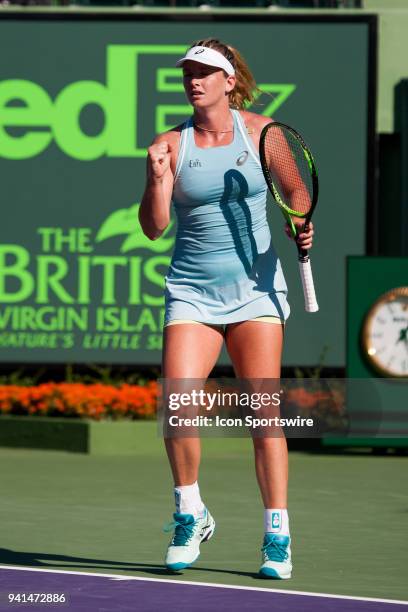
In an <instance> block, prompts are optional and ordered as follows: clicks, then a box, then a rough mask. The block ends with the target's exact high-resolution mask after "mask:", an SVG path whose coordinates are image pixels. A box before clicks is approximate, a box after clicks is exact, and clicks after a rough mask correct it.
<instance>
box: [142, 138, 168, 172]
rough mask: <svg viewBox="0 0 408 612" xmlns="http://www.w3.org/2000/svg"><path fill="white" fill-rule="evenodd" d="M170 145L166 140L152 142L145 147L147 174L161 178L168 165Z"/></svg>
mask: <svg viewBox="0 0 408 612" xmlns="http://www.w3.org/2000/svg"><path fill="white" fill-rule="evenodd" d="M170 152H171V147H170V145H169V143H168V142H167V141H166V140H162V141H161V142H158V143H156V144H153V145H152V146H151V147H149V148H148V149H147V168H148V176H149V178H152V179H156V180H157V179H159V180H160V179H162V178H163V176H164V175H165V173H166V172H167V170H168V169H169V167H170V158H171V155H170Z"/></svg>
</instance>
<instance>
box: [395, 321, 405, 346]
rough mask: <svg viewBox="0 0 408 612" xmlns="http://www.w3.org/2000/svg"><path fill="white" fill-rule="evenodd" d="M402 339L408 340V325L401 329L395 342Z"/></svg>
mask: <svg viewBox="0 0 408 612" xmlns="http://www.w3.org/2000/svg"><path fill="white" fill-rule="evenodd" d="M402 340H405V342H408V325H407V326H406V328H405V329H401V330H400V335H399V338H398V340H397V341H396V343H395V344H398V342H401V341H402Z"/></svg>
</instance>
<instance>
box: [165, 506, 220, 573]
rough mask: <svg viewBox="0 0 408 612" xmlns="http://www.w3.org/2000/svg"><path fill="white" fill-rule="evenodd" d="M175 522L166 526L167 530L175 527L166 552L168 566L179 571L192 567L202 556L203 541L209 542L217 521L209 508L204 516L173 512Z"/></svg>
mask: <svg viewBox="0 0 408 612" xmlns="http://www.w3.org/2000/svg"><path fill="white" fill-rule="evenodd" d="M173 519H174V522H172V523H170V524H169V525H167V526H166V528H165V531H170V530H172V529H174V536H173V539H172V540H171V542H170V544H169V547H168V549H167V554H166V560H165V563H166V567H167V568H168V569H170V570H173V571H177V570H182V569H185V568H186V567H190V565H192V564H193V563H194V561H197V559H198V557H199V556H200V544H201V542H207V540H209V539H210V538H211V536H212V535H213V533H214V530H215V521H214V519H213V517H212V516H211V514H210V513H209V512H208V510H207V508H205V509H204V513H203V516H202V517H199V518H194V516H193V515H192V514H182V513H180V512H175V513H174V514H173Z"/></svg>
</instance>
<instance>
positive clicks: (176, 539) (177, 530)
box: [163, 520, 197, 546]
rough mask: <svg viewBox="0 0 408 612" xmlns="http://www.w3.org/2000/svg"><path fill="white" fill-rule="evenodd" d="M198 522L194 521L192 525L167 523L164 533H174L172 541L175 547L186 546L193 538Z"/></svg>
mask: <svg viewBox="0 0 408 612" xmlns="http://www.w3.org/2000/svg"><path fill="white" fill-rule="evenodd" d="M196 524H197V521H193V522H191V523H181V522H179V521H177V520H174V521H171V523H167V525H165V526H164V527H163V531H164V532H165V533H168V532H169V531H173V529H174V536H173V539H172V541H171V543H172V545H173V546H185V545H186V544H187V543H188V542H189V540H190V539H191V538H192V536H193V533H194V527H195V526H196Z"/></svg>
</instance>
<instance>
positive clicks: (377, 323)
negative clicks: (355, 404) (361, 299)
mask: <svg viewBox="0 0 408 612" xmlns="http://www.w3.org/2000/svg"><path fill="white" fill-rule="evenodd" d="M362 347H363V352H364V355H365V357H366V359H367V361H368V363H369V364H370V365H371V366H372V367H373V368H374V369H375V370H376V372H377V373H380V374H381V375H382V376H394V377H401V378H403V377H406V378H408V287H397V288H396V289H392V290H391V291H388V292H387V293H385V294H384V295H382V296H381V297H380V298H379V299H378V300H377V301H376V302H375V303H374V304H373V305H372V307H371V308H370V310H369V311H368V313H367V315H366V317H365V319H364V323H363V328H362Z"/></svg>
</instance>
